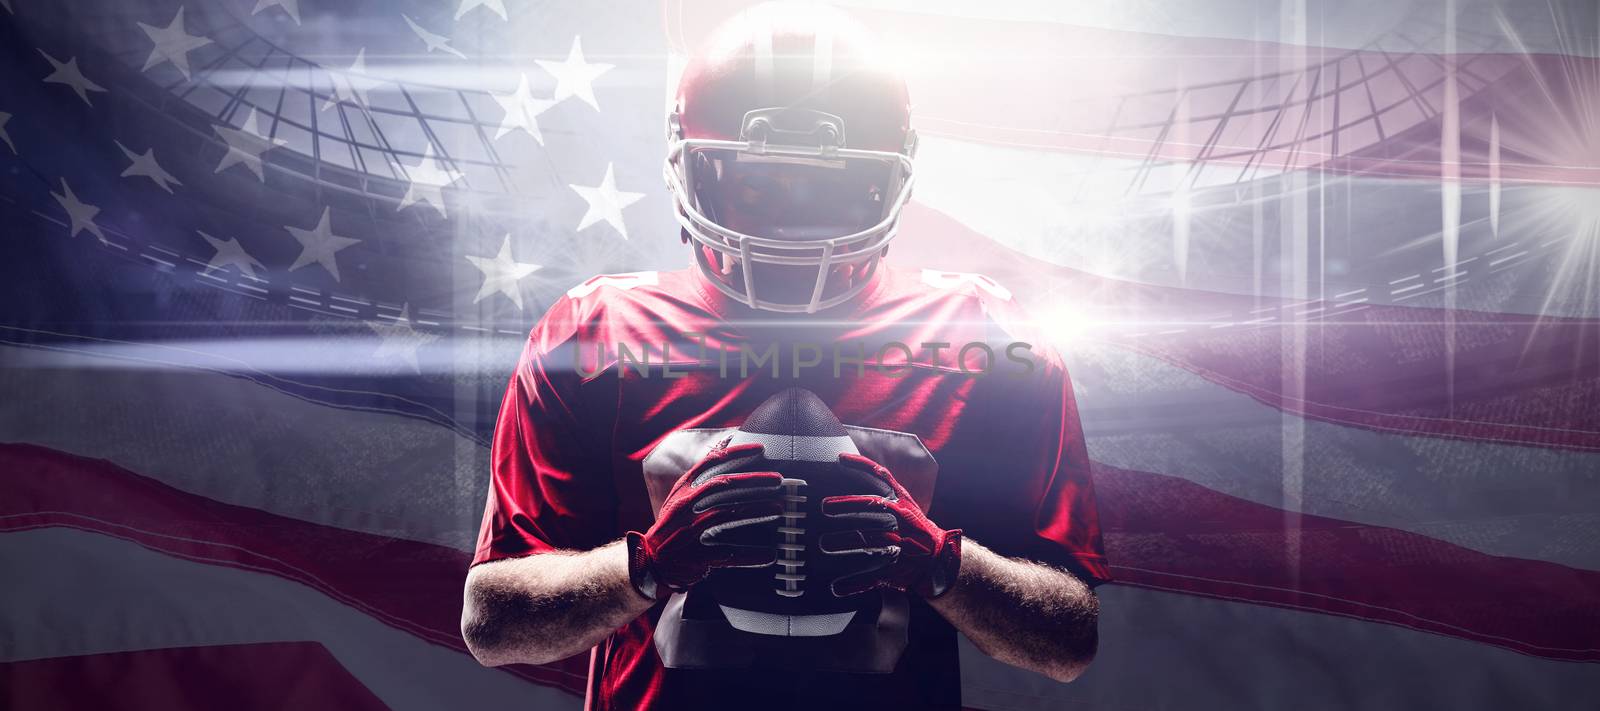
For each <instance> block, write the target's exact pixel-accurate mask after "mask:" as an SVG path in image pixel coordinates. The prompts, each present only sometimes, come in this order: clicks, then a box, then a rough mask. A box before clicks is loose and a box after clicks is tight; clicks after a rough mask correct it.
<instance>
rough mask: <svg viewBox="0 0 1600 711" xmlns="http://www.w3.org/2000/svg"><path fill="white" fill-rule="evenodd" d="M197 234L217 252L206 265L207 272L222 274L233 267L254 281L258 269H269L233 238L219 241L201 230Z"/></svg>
mask: <svg viewBox="0 0 1600 711" xmlns="http://www.w3.org/2000/svg"><path fill="white" fill-rule="evenodd" d="M196 232H199V234H200V237H201V238H202V239H204V240H205V241H207V242H209V243H211V248H212V249H215V250H217V253H216V254H214V255H211V261H210V262H208V263H206V270H207V271H219V272H220V271H223V270H225V269H227V268H228V267H233V268H234V269H237V270H239V273H240V274H243V275H245V276H247V277H250V278H251V279H254V278H256V270H257V269H266V268H267V267H266V265H264V264H262V263H261V262H260V260H257V259H256V258H255V257H252V256H250V253H248V252H246V251H244V245H242V244H239V240H236V239H233V238H231V237H230V238H228V239H219V238H217V237H212V236H211V235H208V234H206V233H204V232H200V231H199V230H196Z"/></svg>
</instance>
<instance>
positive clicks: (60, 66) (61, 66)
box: [39, 49, 106, 106]
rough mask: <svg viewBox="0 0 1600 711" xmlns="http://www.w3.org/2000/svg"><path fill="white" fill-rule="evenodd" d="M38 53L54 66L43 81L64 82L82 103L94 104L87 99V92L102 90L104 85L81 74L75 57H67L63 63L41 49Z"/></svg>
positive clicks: (50, 82)
mask: <svg viewBox="0 0 1600 711" xmlns="http://www.w3.org/2000/svg"><path fill="white" fill-rule="evenodd" d="M39 54H43V55H44V58H45V59H46V60H48V61H49V62H50V66H52V67H55V71H52V72H50V75H49V76H47V77H45V78H44V81H45V83H47V84H64V85H66V86H69V87H72V91H73V93H76V94H77V95H78V98H80V99H83V103H85V104H88V105H90V106H94V103H93V102H91V101H89V92H91V91H100V92H103V91H105V90H106V88H105V87H103V86H100V85H99V84H96V83H94V82H92V81H89V78H88V77H86V76H84V75H83V70H81V69H79V68H78V58H77V57H73V58H71V59H68V60H67V61H66V62H64V63H63V62H58V61H56V58H55V57H52V56H50V55H48V54H45V51H44V50H42V49H41V50H39Z"/></svg>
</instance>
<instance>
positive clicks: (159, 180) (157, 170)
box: [112, 141, 183, 193]
mask: <svg viewBox="0 0 1600 711" xmlns="http://www.w3.org/2000/svg"><path fill="white" fill-rule="evenodd" d="M112 142H113V143H116V144H117V147H118V148H121V149H122V154H123V155H125V156H127V157H128V160H131V161H133V163H132V164H131V165H129V166H128V167H127V169H126V170H123V171H122V177H124V178H133V177H138V176H144V177H146V178H149V179H151V180H152V181H155V184H156V185H159V186H161V189H162V190H165V191H167V192H169V193H170V192H172V186H173V185H182V184H183V181H181V180H178V179H177V178H174V177H172V174H171V173H168V172H167V171H166V170H164V169H163V168H162V167H161V165H160V164H159V163H156V149H154V148H151V149H149V150H146V151H145V152H144V154H143V155H140V154H138V153H134V152H133V151H130V150H128V147H127V146H124V145H122V143H121V142H118V141H112Z"/></svg>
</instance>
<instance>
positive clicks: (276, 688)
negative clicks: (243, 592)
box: [0, 642, 389, 711]
mask: <svg viewBox="0 0 1600 711" xmlns="http://www.w3.org/2000/svg"><path fill="white" fill-rule="evenodd" d="M0 688H4V689H6V691H5V694H4V696H5V699H6V707H7V708H11V709H19V710H21V709H60V710H62V711H67V710H72V709H84V710H85V711H87V710H89V709H95V710H98V709H104V708H107V704H108V703H109V704H112V705H114V706H115V707H116V708H119V709H152V710H153V709H161V710H162V711H169V710H170V711H183V710H185V709H194V710H195V711H200V710H202V709H206V710H209V709H220V708H227V709H235V710H236V711H251V710H252V709H262V710H263V711H265V710H267V709H284V708H295V709H310V710H313V711H314V710H316V709H351V710H353V711H354V710H361V709H372V710H373V711H379V710H383V709H388V708H389V707H388V706H386V705H384V703H383V702H382V701H380V700H379V699H378V697H376V696H374V695H373V693H372V692H371V691H369V690H368V689H367V688H366V687H364V686H362V685H361V682H360V681H359V680H357V679H356V678H354V677H353V676H351V674H350V673H349V671H347V670H346V669H345V668H344V667H343V666H342V665H340V664H339V662H338V660H336V659H335V658H334V657H333V656H332V655H331V654H329V653H328V650H327V649H325V648H324V647H323V646H322V645H320V644H317V643H315V642H276V643H262V644H242V645H219V646H210V647H173V648H169V649H151V650H140V651H135V652H116V653H109V654H85V655H76V656H68V657H55V658H52V659H36V660H30V661H25V662H11V663H8V664H0Z"/></svg>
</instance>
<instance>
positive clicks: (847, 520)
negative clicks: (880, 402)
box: [819, 454, 961, 598]
mask: <svg viewBox="0 0 1600 711" xmlns="http://www.w3.org/2000/svg"><path fill="white" fill-rule="evenodd" d="M839 463H840V464H842V465H844V466H845V467H848V468H851V469H855V470H857V471H859V472H862V473H865V474H868V475H869V476H871V477H872V478H874V479H876V480H877V481H878V483H880V484H881V485H882V486H883V489H884V493H883V494H882V495H864V496H863V495H850V496H829V497H827V498H825V499H823V500H822V515H823V516H824V517H826V518H829V519H833V520H834V521H836V522H838V523H841V524H844V526H845V530H839V531H832V532H829V533H826V534H823V537H822V540H821V541H820V542H819V543H820V545H821V547H822V550H823V552H824V553H827V554H830V555H853V556H858V557H860V558H861V561H862V563H861V565H860V566H859V567H856V568H855V569H854V570H853V571H852V572H850V573H847V574H845V575H842V576H840V577H838V578H836V579H835V580H834V581H833V594H835V595H838V596H841V597H843V596H848V595H854V594H857V593H862V592H866V591H868V590H872V589H874V588H879V587H889V588H894V589H896V590H903V591H906V592H911V593H916V594H918V595H921V596H923V597H930V598H931V597H938V596H940V595H943V594H944V593H945V591H947V590H949V589H950V587H951V586H952V585H954V584H955V581H956V574H957V573H958V572H960V569H961V530H960V529H954V530H949V531H946V530H944V529H942V528H939V527H938V526H937V525H935V524H934V523H933V521H931V520H929V519H928V516H927V515H926V514H924V513H922V509H921V508H920V507H918V506H917V502H915V501H912V500H911V495H910V494H907V493H906V490H905V487H902V486H900V482H898V481H895V478H894V475H892V474H890V473H889V470H888V469H885V468H883V467H882V466H880V465H879V464H878V463H877V462H874V461H872V460H871V459H867V458H866V457H862V456H859V455H855V454H841V455H839Z"/></svg>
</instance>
